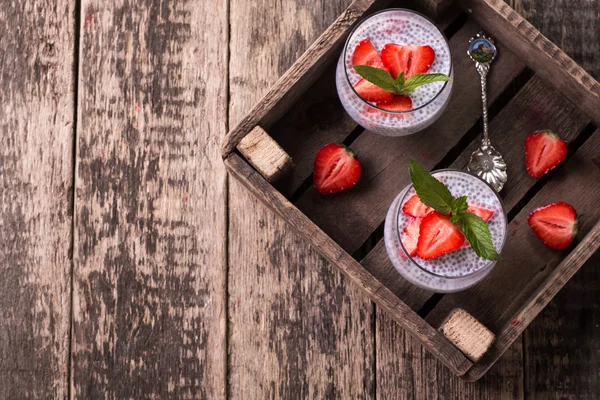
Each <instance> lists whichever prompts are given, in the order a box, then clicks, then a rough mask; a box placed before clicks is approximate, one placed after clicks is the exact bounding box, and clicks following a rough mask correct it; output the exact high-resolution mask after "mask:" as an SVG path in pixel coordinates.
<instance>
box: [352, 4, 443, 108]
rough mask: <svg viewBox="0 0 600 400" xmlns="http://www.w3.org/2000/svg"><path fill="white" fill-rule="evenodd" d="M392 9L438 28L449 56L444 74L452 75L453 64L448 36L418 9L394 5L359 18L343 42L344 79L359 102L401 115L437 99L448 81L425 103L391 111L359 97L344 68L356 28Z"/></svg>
mask: <svg viewBox="0 0 600 400" xmlns="http://www.w3.org/2000/svg"><path fill="white" fill-rule="evenodd" d="M392 11H406V12H409V13H411V14H415V15H418V16H420V17H421V18H423V19H425V20H426V21H427V22H429V23H430V24H431V25H433V27H435V29H437V30H438V32H439V33H440V35H442V39H444V42H445V43H446V47H447V48H448V55H449V56H450V69H449V70H448V73H447V74H446V75H448V76H451V75H452V69H453V66H452V50H451V49H450V43H448V38H446V35H445V34H444V32H443V31H442V30H441V29H440V28H439V27H438V26H437V25H436V24H435V23H434V22H433V21H432V20H431V18H429V17H428V16H426V15H424V14H421V13H420V12H418V11H414V10H410V9H408V8H401V7H395V8H386V9H384V10H380V11H377V12H375V13H373V14H371V15H369V16H368V17H366V18H364V19H363V20H361V21H360V22H359V23H358V24H356V26H355V27H354V28H352V30H351V31H350V34H349V35H348V38H347V39H346V42H345V43H344V53H343V61H344V75H345V76H346V81H347V82H348V85H349V86H350V88H351V89H352V92H353V93H354V94H355V95H356V96H357V97H358V98H359V99H360V101H361V102H363V103H364V104H366V105H367V106H368V107H371V108H374V109H376V110H379V111H382V112H384V113H388V114H394V115H403V114H409V113H413V112H415V111H419V110H421V109H423V108H425V107H427V106H428V105H430V104H431V103H433V101H434V100H435V99H437V98H438V97H439V96H440V95H441V94H442V93H443V92H444V89H446V87H447V86H448V83H449V81H446V82H444V84H443V85H442V87H441V88H440V90H439V91H438V92H437V93H436V94H435V96H433V97H432V98H431V99H429V100H428V101H427V102H426V103H424V104H422V105H420V106H419V107H417V108H412V109H410V110H406V111H391V110H386V109H385V108H380V107H377V106H376V105H373V104H371V103H369V102H368V101H366V100H365V99H363V98H362V97H360V95H359V94H358V92H357V91H356V89H354V86H353V85H352V82H350V77H349V76H348V69H347V68H346V56H347V52H348V45H349V44H350V39H351V38H352V36H353V35H354V33H355V32H356V30H357V29H358V28H359V27H360V26H361V25H362V24H364V23H365V22H367V21H368V20H370V19H371V18H373V17H375V16H376V15H379V14H383V13H387V12H392Z"/></svg>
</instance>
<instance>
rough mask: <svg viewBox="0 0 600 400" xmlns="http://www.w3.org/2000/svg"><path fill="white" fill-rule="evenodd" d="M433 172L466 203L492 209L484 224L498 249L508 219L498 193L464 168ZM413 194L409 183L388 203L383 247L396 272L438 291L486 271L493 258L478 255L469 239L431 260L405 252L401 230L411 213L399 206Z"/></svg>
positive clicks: (468, 283)
mask: <svg viewBox="0 0 600 400" xmlns="http://www.w3.org/2000/svg"><path fill="white" fill-rule="evenodd" d="M432 175H433V176H434V177H435V178H436V179H438V180H440V181H441V182H442V183H444V184H445V185H446V186H447V187H448V189H449V190H450V192H451V193H452V195H453V196H454V197H460V196H467V197H468V200H467V201H468V203H469V205H475V206H478V207H482V208H485V209H487V210H490V211H493V212H494V214H493V216H492V218H491V219H490V220H489V221H488V222H487V224H488V227H489V229H490V233H491V235H492V242H493V244H494V247H495V248H496V250H497V251H498V252H500V251H501V250H502V247H503V246H504V240H505V238H506V229H507V220H506V214H505V212H504V208H503V205H502V201H501V200H500V198H499V197H498V194H497V193H496V192H495V191H494V190H493V189H492V188H490V187H489V186H488V185H487V184H486V183H485V182H484V181H483V180H481V179H479V178H478V177H476V176H474V175H471V174H469V173H467V172H463V171H458V170H440V171H436V172H433V173H432ZM414 194H416V193H415V190H414V189H413V187H412V185H409V186H407V187H406V188H404V190H402V192H401V193H400V194H399V195H398V196H397V197H396V199H395V200H394V202H393V203H392V205H391V206H390V209H389V211H388V214H387V217H386V220H385V234H384V235H385V236H384V238H385V247H386V250H387V252H388V255H389V257H390V259H391V261H392V264H394V267H396V269H397V270H398V272H399V273H400V274H401V275H402V276H403V277H404V278H406V280H408V281H409V282H411V283H412V284H414V285H416V286H419V287H421V288H423V289H427V290H430V291H433V292H439V293H449V292H456V291H459V290H464V289H466V288H468V287H471V286H473V285H475V284H476V283H477V282H479V281H480V280H482V279H483V278H484V277H485V276H486V275H487V274H489V273H490V271H491V270H492V268H493V266H494V264H495V261H489V260H485V259H483V258H479V257H478V256H477V254H475V252H474V251H473V249H471V247H470V246H469V245H468V242H466V244H465V245H464V246H463V247H461V248H460V249H458V250H456V251H453V252H450V253H447V254H444V255H442V256H441V257H438V258H435V259H432V260H423V259H421V258H419V257H418V256H413V257H411V256H409V255H408V253H407V252H406V250H405V249H404V246H403V245H402V242H401V232H403V231H404V229H405V228H406V226H407V225H408V224H409V223H410V221H411V220H412V219H413V217H411V216H409V215H406V214H404V213H403V212H402V206H403V205H404V203H405V202H406V201H407V200H408V199H410V198H411V197H412V195H414Z"/></svg>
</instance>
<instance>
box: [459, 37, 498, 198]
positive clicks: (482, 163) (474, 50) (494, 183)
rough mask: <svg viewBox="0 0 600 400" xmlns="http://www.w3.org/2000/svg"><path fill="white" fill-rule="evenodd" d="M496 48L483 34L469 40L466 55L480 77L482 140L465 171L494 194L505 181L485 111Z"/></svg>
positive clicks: (486, 111)
mask: <svg viewBox="0 0 600 400" xmlns="http://www.w3.org/2000/svg"><path fill="white" fill-rule="evenodd" d="M496 53H497V50H496V46H495V45H494V42H493V41H492V39H490V38H488V37H486V36H484V34H483V32H480V33H478V34H477V36H475V37H473V38H471V40H469V50H467V54H468V55H469V57H471V59H472V60H473V61H475V68H477V72H479V75H480V76H481V101H482V103H483V140H482V141H481V147H480V148H479V149H477V150H475V151H474V152H473V154H472V155H471V160H470V161H469V164H467V170H468V171H469V172H472V173H474V174H475V175H477V176H479V177H480V178H482V179H483V180H484V181H486V182H487V183H488V184H489V185H490V186H491V187H492V188H493V189H494V190H495V191H496V192H499V191H501V190H502V188H503V187H504V184H505V183H506V180H507V178H508V177H507V175H506V163H505V162H504V159H503V158H502V155H501V154H500V153H498V151H497V150H496V149H494V148H493V147H492V145H491V144H490V139H489V136H488V110H487V89H486V82H487V74H488V71H489V70H490V64H491V63H492V61H493V60H494V58H495V57H496Z"/></svg>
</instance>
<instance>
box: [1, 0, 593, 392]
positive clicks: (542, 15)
mask: <svg viewBox="0 0 600 400" xmlns="http://www.w3.org/2000/svg"><path fill="white" fill-rule="evenodd" d="M446 3H447V1H435V0H432V1H431V2H428V4H427V6H428V7H430V8H436V9H437V8H439V9H442V8H443V6H444V5H445V4H446ZM477 3H478V2H476V1H474V0H473V4H477ZM509 3H510V4H511V5H512V6H513V7H515V9H516V10H517V11H518V12H519V13H521V14H522V15H523V16H524V17H525V18H527V19H528V20H529V21H530V22H531V23H532V24H533V25H534V26H536V27H538V28H539V29H540V30H541V31H542V32H543V33H544V34H546V35H547V36H548V38H549V39H550V40H551V41H552V42H554V43H555V44H557V45H558V46H560V47H561V48H562V49H564V50H565V51H566V52H567V53H568V54H569V55H570V56H572V57H573V58H574V59H575V61H577V62H579V63H580V64H581V66H582V67H583V69H585V70H587V71H588V72H589V73H590V74H591V75H592V76H594V77H596V78H599V77H600V22H598V21H599V20H598V15H599V13H600V2H598V1H596V0H593V1H591V0H590V1H584V0H577V1H567V0H553V1H545V0H511V1H509ZM349 4H350V0H335V1H331V0H319V1H316V2H305V1H299V0H283V1H280V2H272V1H268V0H262V1H249V0H229V1H227V0H218V1H217V2H191V1H189V0H176V1H170V2H166V1H161V0H149V1H146V2H131V1H128V0H119V1H115V2H104V1H100V0H82V1H76V0H72V1H68V0H57V1H53V2H50V1H47V0H43V1H37V2H34V1H33V0H31V1H27V0H15V1H8V0H2V1H0V128H1V132H2V137H3V141H2V146H1V147H0V182H1V183H2V186H1V189H0V190H1V192H0V261H1V263H2V264H1V266H0V268H1V269H0V271H2V275H1V278H0V398H1V399H4V398H6V399H20V398H66V397H73V398H206V399H211V398H225V397H231V398H368V399H374V398H382V399H386V398H400V399H423V398H427V399H446V398H461V399H462V398H469V399H471V398H472V399H498V398H502V399H548V398H556V399H563V398H569V399H595V398H597V393H598V392H599V390H600V376H599V375H598V371H599V370H600V364H599V362H598V360H599V359H600V340H599V339H598V324H599V322H598V321H599V320H600V307H599V306H598V304H600V290H599V289H600V271H599V270H598V268H595V267H597V266H598V264H600V255H598V254H596V255H595V257H594V258H592V260H590V261H589V262H588V263H587V265H585V266H584V267H583V268H582V270H581V271H580V272H578V273H577V274H576V275H575V277H574V278H573V279H572V280H571V281H570V282H569V283H567V285H566V286H565V288H564V289H563V290H562V291H561V292H559V294H558V295H557V297H556V298H555V299H554V300H552V301H551V302H550V304H549V305H548V307H547V308H545V309H544V310H543V311H542V312H541V313H540V315H539V316H538V318H537V319H535V320H534V322H533V323H532V324H531V325H530V326H529V327H528V328H527V329H526V330H525V331H524V333H523V335H522V338H521V339H520V340H517V341H516V342H515V343H514V344H513V345H512V346H511V347H510V348H509V349H508V351H507V352H506V353H505V354H504V355H503V356H502V358H500V360H499V361H498V363H496V364H495V365H494V366H493V367H492V368H491V370H490V371H489V372H488V373H487V374H486V375H485V376H484V378H482V379H481V380H480V381H478V382H475V383H467V382H464V381H462V380H460V379H459V378H456V377H455V376H454V374H453V373H452V372H451V371H450V370H448V369H447V367H445V366H443V365H442V364H441V363H440V362H439V361H437V360H436V359H435V358H434V357H433V356H432V355H431V354H430V353H429V352H428V351H427V350H425V349H424V348H423V347H422V346H421V344H420V343H419V342H418V341H417V340H415V339H412V338H411V337H410V336H409V335H408V334H407V333H406V332H405V331H403V330H402V329H401V328H400V327H399V326H398V325H397V324H396V323H395V322H394V321H393V320H392V318H391V317H390V315H389V314H388V313H386V312H385V311H383V310H382V309H381V308H380V307H378V306H375V305H374V304H373V303H372V302H371V300H370V299H369V298H368V297H367V296H366V295H364V294H363V292H362V291H361V290H360V289H359V288H358V286H356V285H355V284H353V283H352V282H351V281H350V279H348V278H347V277H346V276H344V275H342V274H341V272H340V271H339V270H338V269H337V268H336V267H334V266H332V265H331V264H329V263H328V262H327V261H326V260H325V259H324V258H322V257H321V256H319V255H318V253H317V252H316V251H315V250H314V249H312V248H311V247H310V246H309V245H308V244H307V242H306V241H304V240H303V239H302V238H301V236H300V235H298V234H297V233H295V231H292V228H291V227H290V226H288V224H287V223H285V222H284V221H283V220H282V219H281V218H279V217H278V216H277V215H275V214H274V213H273V212H271V211H269V210H267V209H266V208H265V207H264V206H262V205H261V204H260V203H259V202H258V201H257V200H255V199H254V198H253V197H252V196H251V195H250V194H249V193H248V192H247V191H246V189H244V188H242V187H241V185H240V184H239V183H237V182H236V181H234V180H231V179H228V178H227V176H226V173H225V168H224V166H223V164H222V162H221V144H220V142H221V139H222V138H223V136H224V134H225V132H226V131H227V130H228V129H230V128H233V127H234V126H235V125H236V124H237V123H238V122H239V121H240V120H241V119H242V117H243V116H244V115H245V114H246V112H248V111H249V110H250V109H251V107H252V106H253V104H254V103H255V102H256V101H258V100H259V99H260V97H261V96H262V95H264V94H266V93H267V91H268V89H269V88H270V87H271V86H272V84H273V83H274V82H275V80H276V79H277V78H278V77H279V76H281V75H282V74H283V73H284V72H285V71H286V70H287V68H288V67H289V66H291V65H292V63H293V62H294V61H295V60H296V59H297V58H298V57H299V56H300V55H301V54H302V53H303V51H304V50H305V49H307V48H308V47H309V46H310V45H311V43H313V42H314V41H315V39H316V38H317V37H318V36H319V34H320V33H322V32H323V31H324V30H325V29H326V28H327V27H328V26H329V25H330V24H331V23H332V22H333V21H334V20H335V19H336V18H337V17H338V16H339V15H340V14H341V13H342V12H343V11H344V9H345V8H346V7H347V6H348V5H349ZM355 4H356V7H357V10H360V9H364V8H365V7H369V6H370V4H371V2H370V1H362V0H361V1H357V2H355ZM436 4H437V5H438V6H435V5H436ZM352 15H353V14H352V13H351V14H350V15H348V16H347V18H352ZM345 21H346V19H342V23H341V25H340V27H339V29H342V30H343V29H345V25H344V23H345ZM321 67H326V66H319V68H321ZM579 76H580V77H581V75H579ZM584 78H585V77H583V78H581V79H584ZM561 84H563V83H562V82H559V86H560V85H561ZM566 91H567V92H568V95H569V96H571V97H572V98H573V97H575V96H576V95H577V93H571V92H569V90H568V89H566ZM594 102H595V100H594V101H591V102H589V104H588V106H589V107H593V106H594V104H595V103H594ZM553 107H556V106H553ZM563 111H564V110H563ZM259 117H262V116H259ZM322 118H325V116H322ZM340 118H343V116H342V117H340ZM555 118H557V119H558V120H560V121H561V124H563V125H561V126H562V129H564V130H565V131H568V132H570V131H572V132H577V131H578V130H579V129H578V128H580V124H584V123H585V121H583V122H582V119H581V117H580V116H578V115H574V114H571V113H564V114H559V113H557V115H556V116H555ZM569 121H572V122H573V124H575V125H577V126H571V127H570V126H569ZM316 123H321V124H326V123H331V121H329V120H327V118H325V121H324V122H323V121H316ZM349 126H351V125H349ZM294 129H296V128H294ZM567 136H568V134H567ZM499 139H500V138H498V139H496V140H499ZM363 140H364V139H363ZM234 146H235V145H234V144H231V146H230V148H233V147H234ZM291 146H292V147H293V146H294V145H293V144H291ZM582 149H583V147H582ZM302 151H303V153H302V154H304V157H305V158H306V154H308V153H309V152H310V151H309V150H302ZM590 159H593V160H595V161H594V162H593V163H592V164H590V168H594V167H593V165H596V166H597V165H598V160H596V158H595V157H591V155H590ZM459 161H460V159H459V160H457V162H459ZM574 161H577V160H574ZM305 164H306V165H310V164H309V163H305ZM303 165H304V164H303ZM303 168H304V170H305V172H304V174H306V171H308V173H310V171H309V169H307V167H306V166H304V167H303ZM306 176H308V175H303V176H302V177H299V178H298V180H297V181H296V183H295V185H299V184H301V183H302V182H303V181H304V179H305V178H306ZM524 185H525V186H524ZM515 186H516V187H518V188H519V189H515V190H517V191H522V190H526V189H523V188H524V187H526V186H527V184H526V182H525V183H523V182H522V181H517V182H515ZM581 195H583V194H581ZM541 196H547V193H546V194H544V193H541ZM514 201H516V197H515V200H514ZM590 212H593V211H592V210H589V212H588V214H589V213H590ZM591 228H592V227H591V226H585V230H586V231H589V230H590V229H591ZM369 233H370V232H367V234H369ZM360 244H362V241H361V242H360V243H359V245H360ZM451 299H452V298H451V297H449V298H448V300H446V301H450V300H451ZM444 304H445V303H440V305H439V306H440V307H443V306H444ZM415 307H416V306H415Z"/></svg>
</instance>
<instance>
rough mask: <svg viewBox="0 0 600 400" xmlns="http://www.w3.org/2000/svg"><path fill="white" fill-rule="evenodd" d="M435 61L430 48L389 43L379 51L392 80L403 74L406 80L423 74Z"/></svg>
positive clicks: (433, 52) (433, 53)
mask: <svg viewBox="0 0 600 400" xmlns="http://www.w3.org/2000/svg"><path fill="white" fill-rule="evenodd" d="M434 59H435V51H434V50H433V48H431V46H400V45H399V44H393V43H389V44H386V45H385V46H383V49H381V60H382V61H383V64H384V65H385V66H386V67H387V69H388V71H389V72H390V74H392V76H393V77H394V79H396V78H397V77H398V75H400V73H401V72H404V78H405V79H408V78H410V77H411V76H413V75H415V74H424V73H426V72H427V71H429V67H431V64H433V60H434Z"/></svg>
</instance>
